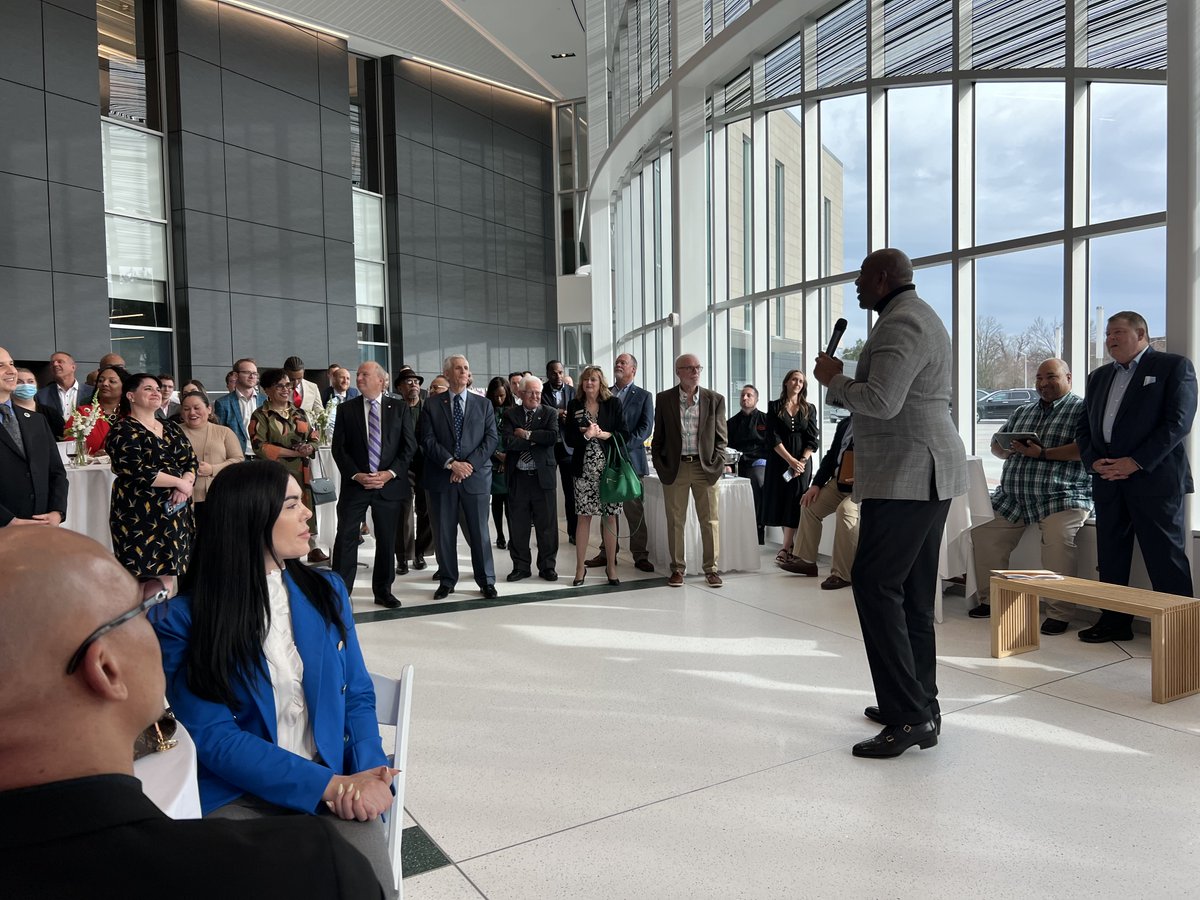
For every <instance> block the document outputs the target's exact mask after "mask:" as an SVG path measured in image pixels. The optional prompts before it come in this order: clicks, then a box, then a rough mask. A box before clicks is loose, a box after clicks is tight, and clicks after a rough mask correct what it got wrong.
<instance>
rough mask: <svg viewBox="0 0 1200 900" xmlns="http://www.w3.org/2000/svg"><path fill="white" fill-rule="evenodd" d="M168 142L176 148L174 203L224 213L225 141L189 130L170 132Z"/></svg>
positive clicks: (213, 213)
mask: <svg viewBox="0 0 1200 900" xmlns="http://www.w3.org/2000/svg"><path fill="white" fill-rule="evenodd" d="M168 143H169V144H170V145H171V146H172V150H173V151H174V152H173V155H172V159H171V163H172V165H171V179H172V184H173V185H174V187H173V188H172V192H171V204H172V207H173V208H175V209H194V210H196V211H198V212H204V213H210V214H211V215H214V216H224V215H225V214H226V208H225V190H226V187H225V144H224V143H222V142H221V141H214V140H212V139H211V138H206V137H201V136H200V135H198V134H192V133H191V132H187V131H180V132H177V133H176V134H173V135H171V137H170V138H169V139H168ZM176 146H177V147H178V150H174V148H175V147H176ZM175 154H177V155H175Z"/></svg>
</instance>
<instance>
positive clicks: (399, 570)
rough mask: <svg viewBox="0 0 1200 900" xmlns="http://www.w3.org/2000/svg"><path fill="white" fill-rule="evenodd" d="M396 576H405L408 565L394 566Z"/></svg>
mask: <svg viewBox="0 0 1200 900" xmlns="http://www.w3.org/2000/svg"><path fill="white" fill-rule="evenodd" d="M396 574H397V575H407V574H408V563H400V565H398V566H396Z"/></svg>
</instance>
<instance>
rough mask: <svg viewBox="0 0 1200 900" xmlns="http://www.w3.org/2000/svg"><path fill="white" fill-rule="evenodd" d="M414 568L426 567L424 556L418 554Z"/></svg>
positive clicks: (414, 561)
mask: <svg viewBox="0 0 1200 900" xmlns="http://www.w3.org/2000/svg"><path fill="white" fill-rule="evenodd" d="M413 568H414V569H417V570H418V571H420V570H421V569H423V568H425V560H424V559H423V558H422V557H420V556H418V557H417V558H416V559H414V560H413Z"/></svg>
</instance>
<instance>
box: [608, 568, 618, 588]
mask: <svg viewBox="0 0 1200 900" xmlns="http://www.w3.org/2000/svg"><path fill="white" fill-rule="evenodd" d="M604 574H605V575H607V576H608V583H609V584H611V585H613V586H616V585H618V584H620V583H621V579H620V578H615V577H613V574H612V572H610V571H609V570H608V567H607V566H605V567H604Z"/></svg>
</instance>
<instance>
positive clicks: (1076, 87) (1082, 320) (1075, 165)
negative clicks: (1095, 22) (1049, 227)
mask: <svg viewBox="0 0 1200 900" xmlns="http://www.w3.org/2000/svg"><path fill="white" fill-rule="evenodd" d="M1087 35H1088V24H1087V5H1086V4H1083V3H1076V4H1074V8H1073V9H1071V8H1069V9H1068V11H1067V51H1068V61H1067V84H1066V91H1067V96H1066V110H1065V112H1066V129H1067V139H1066V140H1065V141H1064V142H1063V143H1064V150H1065V152H1066V159H1065V166H1066V173H1067V176H1066V184H1065V185H1064V187H1065V189H1066V197H1065V201H1066V222H1065V223H1064V228H1065V229H1066V232H1065V233H1066V240H1065V241H1063V297H1064V299H1065V301H1066V305H1065V308H1064V310H1063V324H1062V346H1061V348H1060V349H1059V352H1060V354H1061V355H1062V358H1063V359H1065V360H1066V361H1067V365H1069V366H1070V367H1071V372H1072V373H1073V375H1074V387H1075V392H1076V393H1077V394H1082V393H1083V387H1084V384H1085V382H1086V380H1087V372H1088V331H1087V326H1088V314H1087V300H1088V243H1087V241H1084V240H1081V239H1079V238H1078V237H1076V231H1075V229H1077V228H1082V227H1084V226H1085V225H1087V224H1088V203H1089V187H1088V172H1089V170H1090V166H1089V160H1090V159H1091V141H1092V129H1091V116H1090V115H1089V112H1088V85H1087V81H1086V79H1083V78H1077V77H1076V70H1077V69H1081V68H1084V67H1086V66H1087Z"/></svg>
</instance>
